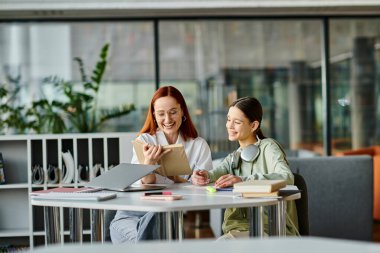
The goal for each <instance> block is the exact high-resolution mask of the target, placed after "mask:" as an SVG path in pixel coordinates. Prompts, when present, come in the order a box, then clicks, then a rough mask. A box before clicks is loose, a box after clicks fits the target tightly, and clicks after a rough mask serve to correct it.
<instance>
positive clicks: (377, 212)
mask: <svg viewBox="0 0 380 253" xmlns="http://www.w3.org/2000/svg"><path fill="white" fill-rule="evenodd" d="M351 155H369V156H371V157H372V159H373V219H374V220H377V221H378V220H380V146H371V147H366V148H360V149H354V150H348V151H343V152H339V153H337V154H336V156H351Z"/></svg>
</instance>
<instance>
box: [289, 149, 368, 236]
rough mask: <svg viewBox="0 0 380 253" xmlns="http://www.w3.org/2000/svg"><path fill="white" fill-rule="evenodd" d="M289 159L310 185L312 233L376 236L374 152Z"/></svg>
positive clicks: (316, 234) (308, 185)
mask: <svg viewBox="0 0 380 253" xmlns="http://www.w3.org/2000/svg"><path fill="white" fill-rule="evenodd" d="M288 160H289V163H290V168H291V170H292V171H293V172H294V173H298V174H300V175H301V176H302V177H303V178H304V179H305V182H306V185H307V190H308V204H309V208H308V209H309V234H310V235H311V236H322V237H332V238H344V239H355V240H366V241H371V240H372V224H373V220H372V205H373V202H372V195H373V192H372V189H373V188H372V185H373V166H372V158H371V157H370V156H346V157H315V158H289V159H288Z"/></svg>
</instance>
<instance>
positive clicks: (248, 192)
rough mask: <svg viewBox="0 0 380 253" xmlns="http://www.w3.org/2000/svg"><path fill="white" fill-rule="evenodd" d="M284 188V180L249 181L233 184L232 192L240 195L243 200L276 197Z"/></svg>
mask: <svg viewBox="0 0 380 253" xmlns="http://www.w3.org/2000/svg"><path fill="white" fill-rule="evenodd" d="M284 187H286V181H285V180H249V181H244V182H240V183H236V184H234V189H233V192H238V193H241V195H242V197H244V198H260V197H262V198H265V197H277V196H280V189H282V188H284Z"/></svg>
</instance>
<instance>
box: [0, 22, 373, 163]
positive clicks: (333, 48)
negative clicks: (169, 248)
mask: <svg viewBox="0 0 380 253" xmlns="http://www.w3.org/2000/svg"><path fill="white" fill-rule="evenodd" d="M154 22H158V30H157V31H158V33H155V32H157V31H155V30H154V29H155V27H156V26H155V25H154ZM322 22H323V20H321V19H318V18H310V19H296V18H294V19H289V18H288V19H272V20H271V19H248V18H247V19H204V20H202V19H194V20H191V19H186V20H172V19H162V20H160V19H158V20H156V21H154V20H149V19H148V20H146V21H129V20H128V21H127V20H124V21H123V20H120V21H77V22H66V21H60V22H53V21H52V22H47V21H46V22H20V23H18V22H3V23H0V67H1V68H0V83H1V84H3V83H8V84H9V85H10V86H11V88H13V89H20V92H19V93H18V96H19V97H18V99H17V101H15V102H14V103H19V104H25V103H30V102H31V101H32V100H33V99H36V98H42V97H46V98H48V99H54V98H55V97H56V96H58V93H56V92H54V89H53V87H52V86H48V85H43V84H42V83H43V82H42V80H43V78H45V77H47V76H58V77H61V78H64V79H66V80H70V81H74V82H78V81H79V80H80V78H81V76H80V73H79V71H78V66H77V65H76V63H75V62H74V61H73V59H74V57H80V58H82V59H83V62H84V63H85V68H86V70H87V72H88V73H89V74H90V72H91V70H92V69H93V67H94V65H95V63H96V61H97V59H98V57H99V53H100V49H101V48H102V46H103V45H104V44H105V43H109V44H110V52H109V62H108V66H107V70H106V75H105V78H104V82H103V84H102V86H101V91H100V92H99V94H100V96H99V107H100V108H111V107H113V106H115V105H120V104H122V103H133V104H134V105H135V106H136V108H137V110H135V111H133V112H132V113H131V114H129V115H127V116H123V117H121V118H118V119H115V120H112V121H110V122H108V123H107V125H106V127H105V128H103V129H102V131H138V130H139V129H140V128H141V127H142V125H143V123H144V120H145V116H146V112H147V109H148V106H149V101H150V98H151V96H152V94H153V92H154V91H155V89H156V86H157V85H173V86H176V87H177V88H179V89H180V90H181V92H182V93H183V94H184V96H185V98H186V102H187V104H188V106H189V109H190V113H191V116H192V118H193V120H194V122H195V124H196V126H197V129H198V131H199V133H200V135H201V136H202V137H204V138H205V139H206V140H207V141H208V142H209V144H210V147H211V149H212V151H213V153H214V155H215V156H218V155H223V154H225V153H228V152H231V151H232V150H233V149H234V148H236V147H237V143H230V142H229V141H228V140H227V134H226V129H225V122H226V113H227V110H228V106H229V104H230V103H231V102H232V101H233V100H234V99H236V98H238V97H243V96H254V97H257V98H258V99H259V100H260V101H261V103H262V105H263V107H264V119H263V124H262V129H263V132H264V134H265V135H266V136H268V137H272V138H275V139H276V140H278V141H279V142H280V143H281V144H282V145H283V146H284V148H285V149H287V150H288V151H291V150H297V151H299V150H304V151H308V152H312V153H308V154H314V155H316V154H323V153H324V150H323V146H324V145H323V144H326V141H327V142H329V145H331V147H332V153H333V154H335V153H336V152H339V151H342V150H348V149H354V148H360V147H366V146H370V145H375V144H377V143H379V139H380V138H379V137H380V131H379V130H378V128H379V127H378V125H379V124H380V108H379V103H378V100H379V95H380V91H379V88H378V87H379V84H380V82H379V75H378V69H379V67H378V66H379V61H380V50H379V48H380V46H379V45H380V43H379V38H380V36H379V35H380V19H376V18H372V19H359V18H345V19H343V18H339V19H338V18H330V19H329V31H330V34H329V35H330V41H329V53H330V55H329V63H330V80H329V82H328V86H327V87H328V88H329V89H330V90H329V91H330V95H331V96H330V101H329V102H330V103H326V98H323V97H322V92H321V91H322V84H321V80H322V73H323V72H322V71H321V66H322V62H321V59H322V57H321V55H322V52H323V50H324V48H323V46H322V44H321V41H322V38H321V34H322V32H323V31H322V30H321V29H322ZM155 34H157V35H158V37H157V38H155V37H154V36H155ZM155 41H156V42H158V45H159V48H158V51H157V52H156V51H155V48H156V45H155ZM156 57H157V58H156ZM155 63H158V66H156V65H155ZM156 70H159V71H160V73H155V71H156ZM157 76H159V77H160V80H156V79H155V78H156V77H157ZM326 104H330V108H326V109H327V110H330V111H331V125H329V126H327V123H328V122H324V121H323V119H324V115H326V114H325V113H326V111H325V108H324V105H326ZM324 128H325V129H328V130H329V131H330V132H331V136H332V138H331V140H326V135H323V133H324V131H323V129H324Z"/></svg>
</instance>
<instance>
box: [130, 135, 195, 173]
mask: <svg viewBox="0 0 380 253" xmlns="http://www.w3.org/2000/svg"><path fill="white" fill-rule="evenodd" d="M144 144H145V143H144V142H142V141H140V140H134V141H132V145H133V148H134V149H135V151H136V155H137V159H138V160H139V162H140V163H143V162H144V153H143V150H144ZM163 149H164V150H165V149H171V151H170V152H169V153H167V154H165V155H164V156H163V157H162V158H161V159H160V161H159V162H158V164H159V165H161V166H160V168H158V169H157V170H156V172H157V173H158V174H160V175H163V176H180V175H191V174H192V173H193V171H192V170H191V168H190V165H189V160H188V159H187V156H186V153H185V149H184V147H183V145H182V144H172V145H166V146H163Z"/></svg>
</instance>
